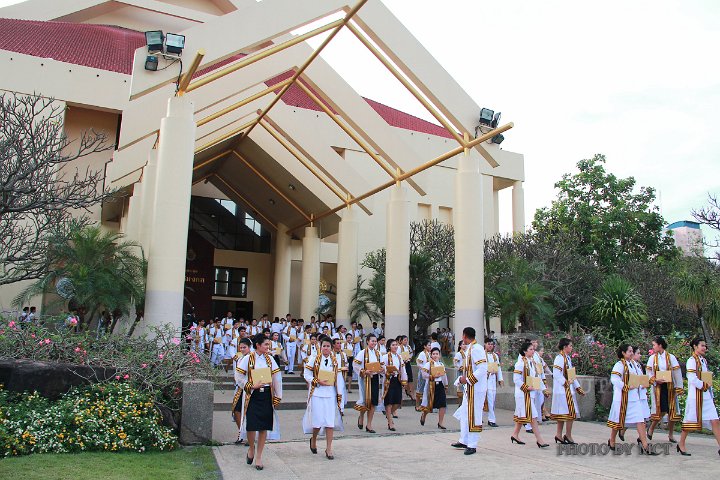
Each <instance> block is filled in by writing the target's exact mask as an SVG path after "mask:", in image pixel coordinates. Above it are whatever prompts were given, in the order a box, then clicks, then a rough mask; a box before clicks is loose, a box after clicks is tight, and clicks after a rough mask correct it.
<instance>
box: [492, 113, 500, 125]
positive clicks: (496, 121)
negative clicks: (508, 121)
mask: <svg viewBox="0 0 720 480" xmlns="http://www.w3.org/2000/svg"><path fill="white" fill-rule="evenodd" d="M499 124H500V112H497V113H496V114H495V115H493V119H492V122H490V128H497V127H498V125H499Z"/></svg>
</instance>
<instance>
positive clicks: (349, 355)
mask: <svg viewBox="0 0 720 480" xmlns="http://www.w3.org/2000/svg"><path fill="white" fill-rule="evenodd" d="M343 352H345V355H346V356H347V357H352V356H353V351H352V350H351V349H349V348H346V349H345V350H343Z"/></svg>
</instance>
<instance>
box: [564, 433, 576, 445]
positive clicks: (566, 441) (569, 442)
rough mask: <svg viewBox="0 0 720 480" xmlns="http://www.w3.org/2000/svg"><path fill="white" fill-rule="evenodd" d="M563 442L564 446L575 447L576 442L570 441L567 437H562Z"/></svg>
mask: <svg viewBox="0 0 720 480" xmlns="http://www.w3.org/2000/svg"><path fill="white" fill-rule="evenodd" d="M563 440H564V441H565V444H566V445H577V442H575V441H573V440H570V439H569V438H568V436H567V435H563Z"/></svg>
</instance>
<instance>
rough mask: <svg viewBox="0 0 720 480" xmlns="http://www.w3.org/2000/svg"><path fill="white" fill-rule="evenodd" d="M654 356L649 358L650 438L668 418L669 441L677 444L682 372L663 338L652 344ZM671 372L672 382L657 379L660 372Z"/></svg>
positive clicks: (657, 338) (655, 340)
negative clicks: (662, 421)
mask: <svg viewBox="0 0 720 480" xmlns="http://www.w3.org/2000/svg"><path fill="white" fill-rule="evenodd" d="M652 348H653V352H654V353H653V354H652V355H650V358H648V363H647V371H648V375H650V386H651V392H650V400H651V404H652V405H651V408H650V430H648V434H647V435H648V438H649V439H650V440H652V438H653V434H654V433H655V427H657V424H658V423H660V421H661V420H662V419H663V417H664V416H665V414H667V416H668V439H669V440H670V442H672V443H676V442H675V439H674V438H673V434H674V432H675V422H680V421H682V417H681V416H680V403H679V401H678V397H679V396H680V395H682V393H683V379H682V372H680V364H679V363H678V361H677V358H675V355H673V354H671V353H670V352H667V351H666V350H665V349H666V348H667V342H666V341H665V339H664V338H662V337H656V338H655V339H654V340H653V342H652ZM662 371H670V372H671V373H670V376H671V379H672V380H671V381H670V382H664V381H662V380H661V379H658V378H657V375H658V372H662Z"/></svg>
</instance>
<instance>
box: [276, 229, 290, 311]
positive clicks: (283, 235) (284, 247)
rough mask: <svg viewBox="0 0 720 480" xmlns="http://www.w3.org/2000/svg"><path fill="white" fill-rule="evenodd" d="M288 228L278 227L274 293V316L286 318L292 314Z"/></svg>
mask: <svg viewBox="0 0 720 480" xmlns="http://www.w3.org/2000/svg"><path fill="white" fill-rule="evenodd" d="M287 228H288V227H287V226H285V225H283V224H282V223H278V225H277V233H276V237H275V278H274V283H273V284H274V287H275V288H274V292H273V316H274V317H280V318H282V317H284V316H285V315H287V314H288V313H290V267H291V265H292V257H291V255H290V235H288V234H287Z"/></svg>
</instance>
